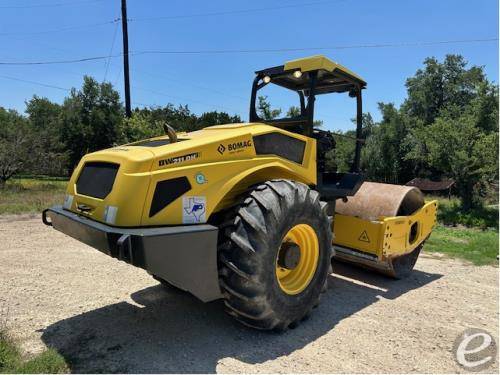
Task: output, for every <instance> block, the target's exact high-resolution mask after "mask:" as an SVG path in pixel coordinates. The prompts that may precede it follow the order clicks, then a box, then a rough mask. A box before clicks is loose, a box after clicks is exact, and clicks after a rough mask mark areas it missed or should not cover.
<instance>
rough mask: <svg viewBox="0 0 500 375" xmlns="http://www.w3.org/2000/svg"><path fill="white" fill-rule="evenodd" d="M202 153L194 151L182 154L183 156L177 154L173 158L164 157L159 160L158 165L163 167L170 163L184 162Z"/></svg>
mask: <svg viewBox="0 0 500 375" xmlns="http://www.w3.org/2000/svg"><path fill="white" fill-rule="evenodd" d="M200 155H201V152H192V153H190V154H186V155H181V156H175V157H173V158H168V159H162V160H159V161H158V165H159V166H160V167H163V166H165V165H169V164H179V163H184V162H186V161H191V160H195V159H198V158H199V157H200Z"/></svg>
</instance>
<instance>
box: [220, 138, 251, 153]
mask: <svg viewBox="0 0 500 375" xmlns="http://www.w3.org/2000/svg"><path fill="white" fill-rule="evenodd" d="M226 146H227V147H226ZM226 146H224V145H223V144H222V143H221V144H220V145H219V147H217V151H219V153H220V154H221V155H223V154H224V152H225V151H226V149H227V152H228V153H230V154H234V153H236V152H242V151H243V150H244V149H246V148H248V147H252V141H251V140H246V141H240V142H234V143H229V144H227V145H226Z"/></svg>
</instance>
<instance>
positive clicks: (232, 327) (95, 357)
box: [42, 264, 442, 373]
mask: <svg viewBox="0 0 500 375" xmlns="http://www.w3.org/2000/svg"><path fill="white" fill-rule="evenodd" d="M334 272H335V274H333V275H331V276H330V278H329V290H328V291H327V292H326V294H324V295H323V298H322V301H321V304H320V306H319V307H318V308H317V309H316V310H314V312H313V314H312V315H311V317H310V318H309V319H308V320H307V321H305V322H303V323H302V324H301V325H299V327H297V328H296V329H293V330H289V331H287V332H285V333H281V334H279V333H270V332H260V331H256V330H252V329H247V328H245V327H244V326H241V325H239V324H238V323H236V322H235V321H233V319H232V318H231V317H229V316H228V315H226V314H225V313H224V305H223V303H222V302H220V301H216V302H211V303H208V304H203V303H202V302H199V301H198V300H197V299H195V298H194V297H192V296H191V295H189V294H187V293H183V292H180V291H175V290H166V289H164V288H163V287H162V286H160V285H158V286H153V287H149V288H146V289H143V290H140V291H138V292H135V293H134V294H133V295H132V299H133V300H134V302H136V303H137V305H136V304H130V303H127V302H120V303H117V304H113V305H109V306H106V307H102V308H100V309H96V310H93V311H89V312H86V313H83V314H81V315H77V316H74V317H71V318H68V319H65V320H61V321H59V322H57V323H54V324H53V325H51V326H49V327H48V328H47V329H46V330H45V331H44V333H43V335H42V339H43V341H44V342H45V344H46V345H47V346H49V347H53V348H55V349H56V350H58V351H59V353H61V354H62V355H63V356H64V357H65V358H66V360H67V361H68V362H69V363H70V365H71V368H72V371H73V372H79V373H82V372H86V373H89V372H91V373H95V372H136V373H164V372H175V373H205V372H208V373H212V372H215V371H216V366H217V364H218V362H219V361H220V360H221V359H223V358H226V357H231V358H235V359H237V360H239V361H242V362H245V363H250V364H255V363H262V362H265V361H268V360H272V359H275V358H277V357H280V356H283V355H287V354H290V353H291V352H293V351H295V350H297V349H301V348H303V347H304V346H305V345H307V344H309V343H311V342H312V341H314V340H316V339H317V338H319V337H321V336H323V335H325V334H326V333H327V332H328V331H330V330H332V329H334V328H335V326H336V324H337V323H338V322H340V321H341V320H343V319H345V318H347V317H349V316H350V315H352V314H354V313H356V312H358V311H360V310H362V309H364V308H366V307H367V306H369V305H371V304H372V303H374V302H376V301H377V300H378V299H379V298H380V297H382V298H387V299H394V298H397V297H398V296H400V295H402V294H404V293H406V292H408V291H410V290H413V289H417V288H420V287H423V286H425V285H426V284H428V283H430V282H432V281H434V280H436V279H439V278H440V277H441V276H442V275H438V274H429V273H426V272H422V271H417V270H416V271H414V272H413V274H412V275H411V276H410V277H409V278H408V279H406V280H399V281H397V280H392V279H389V278H386V277H384V276H381V275H377V274H373V273H370V272H367V271H365V270H362V269H359V268H355V267H353V266H349V265H345V264H335V267H334ZM360 283H362V284H360Z"/></svg>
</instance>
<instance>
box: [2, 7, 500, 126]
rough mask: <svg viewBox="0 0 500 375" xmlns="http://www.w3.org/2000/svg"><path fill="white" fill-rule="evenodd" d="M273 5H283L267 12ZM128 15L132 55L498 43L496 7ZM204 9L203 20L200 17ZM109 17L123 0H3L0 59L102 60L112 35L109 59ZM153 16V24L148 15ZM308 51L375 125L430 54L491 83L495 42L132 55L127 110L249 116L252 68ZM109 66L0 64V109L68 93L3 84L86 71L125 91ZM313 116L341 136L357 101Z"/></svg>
mask: <svg viewBox="0 0 500 375" xmlns="http://www.w3.org/2000/svg"><path fill="white" fill-rule="evenodd" d="M61 4H62V5H61ZM276 7H281V8H280V9H269V8H276ZM262 8H266V10H262ZM257 9H261V10H257ZM240 10H241V12H238V11H240ZM248 10H253V11H248ZM233 11H234V12H233ZM221 12H222V13H223V12H233V13H231V14H220V13H221ZM128 13H129V14H128V18H129V19H130V23H129V33H130V50H131V52H133V51H144V50H162V51H196V50H198V51H199V50H242V49H243V50H245V49H251V50H252V49H286V48H311V47H337V46H357V45H373V44H384V43H394V44H397V43H402V42H405V43H414V42H432V41H450V40H470V39H484V38H497V37H498V1H497V0H477V1H473V2H471V1H459V0H407V1H401V0H399V1H397V0H376V1H375V0H331V1H328V0H324V1H321V0H283V1H264V0H254V1H252V2H243V1H227V0H213V1H198V0H196V1H195V0H185V1H177V0H172V1H167V0H128ZM206 13H210V14H211V15H205V16H199V14H206ZM118 17H120V0H94V1H92V0H0V43H1V48H0V62H2V61H4V62H5V61H10V62H12V61H51V60H61V59H63V60H64V59H75V58H83V57H93V56H107V55H109V54H110V51H111V46H112V41H113V36H114V34H115V32H116V40H115V43H114V48H113V54H119V53H121V51H122V49H121V29H120V27H119V26H120V25H119V23H113V22H111V21H113V20H114V19H117V18H118ZM155 17H156V18H159V19H152V18H155ZM161 17H164V18H161ZM168 17H170V18H168ZM141 18H143V20H141ZM103 23H106V24H103ZM96 24H99V25H96ZM87 25H96V26H87ZM79 26H82V27H81V28H80V27H79ZM76 27H78V28H76ZM66 28H67V30H61V29H66ZM53 30H59V31H57V32H51V31H53ZM316 53H322V54H325V55H326V56H328V57H330V58H332V59H334V60H336V61H338V62H339V63H341V64H343V65H345V66H347V67H349V68H350V69H351V70H353V71H355V72H356V73H358V74H359V75H361V76H362V77H363V78H365V80H366V81H367V82H368V89H367V90H366V91H365V93H364V104H365V108H364V109H365V111H370V112H371V113H372V114H373V115H374V116H375V118H379V117H380V115H379V113H378V110H377V103H378V102H394V103H396V104H399V103H401V102H402V101H403V100H404V97H405V95H406V90H405V86H404V83H405V80H406V78H407V77H409V76H411V75H413V74H414V73H415V71H416V69H418V68H419V67H421V66H422V61H423V60H424V59H425V58H426V57H428V56H435V57H437V58H439V59H442V58H443V57H444V56H445V55H446V54H448V53H458V54H462V55H464V56H465V58H466V59H467V60H468V61H469V62H470V63H471V64H474V65H483V66H485V70H486V73H487V75H488V77H489V78H490V79H491V80H493V81H495V82H498V42H485V43H456V44H452V43H450V44H440V45H426V46H407V47H402V46H399V47H388V48H350V49H331V50H318V51H294V52H259V53H239V54H236V53H234V54H144V55H137V56H132V57H131V82H132V102H133V104H134V106H143V105H145V104H147V105H165V104H166V103H168V102H171V103H174V104H189V107H190V108H191V109H192V110H193V111H194V112H196V113H201V112H204V111H208V110H214V109H216V110H224V111H227V112H229V113H237V114H239V115H240V116H242V118H243V119H246V118H247V113H248V98H249V93H250V87H251V82H252V79H253V72H254V71H255V70H258V69H261V68H265V67H269V66H274V65H280V64H282V63H284V62H285V61H287V60H290V59H294V58H299V57H304V56H307V55H312V54H316ZM107 64H108V63H107V60H96V61H90V62H83V63H76V64H67V65H37V66H8V65H0V106H3V107H6V108H15V109H17V110H19V111H21V112H22V111H24V108H25V106H24V102H25V100H27V99H29V98H30V97H31V96H32V95H34V94H36V95H38V96H44V97H47V98H49V99H51V100H53V101H57V102H62V100H63V98H64V96H66V95H67V94H68V93H67V91H64V90H60V89H56V88H50V87H43V86H38V85H35V84H32V83H27V82H20V81H15V80H11V79H6V78H5V77H10V78H14V79H16V78H17V79H22V80H27V81H34V82H39V83H43V84H48V85H53V86H58V87H60V88H63V89H64V88H71V87H80V86H81V81H82V76H83V75H84V74H88V75H92V76H94V77H95V78H96V79H97V80H99V81H102V80H104V78H105V77H106V80H108V81H110V82H112V83H115V84H116V87H117V89H118V90H119V91H120V92H122V91H123V90H122V86H123V83H122V82H123V79H122V70H121V58H120V57H115V58H111V59H110V61H109V66H108V65H107ZM106 71H107V74H106V73H105V72H106ZM270 94H273V95H272V98H271V96H270V98H271V101H272V103H273V105H274V106H278V107H281V108H283V109H286V108H287V107H288V104H295V102H294V103H290V102H289V101H288V100H287V99H288V98H289V96H288V95H286V94H285V93H276V92H271V93H270ZM292 98H293V99H295V97H292ZM317 111H318V117H319V118H320V119H323V120H324V122H325V125H326V128H329V129H348V128H351V127H352V125H351V124H350V121H349V120H350V118H352V117H353V116H354V113H355V103H354V100H352V99H349V98H348V97H347V96H340V95H331V96H329V97H328V98H321V99H320V100H319V101H318V104H317Z"/></svg>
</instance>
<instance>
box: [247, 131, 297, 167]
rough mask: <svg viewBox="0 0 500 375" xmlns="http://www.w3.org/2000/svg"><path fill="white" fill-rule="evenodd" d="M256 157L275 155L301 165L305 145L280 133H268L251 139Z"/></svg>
mask: <svg viewBox="0 0 500 375" xmlns="http://www.w3.org/2000/svg"><path fill="white" fill-rule="evenodd" d="M253 143H254V145H255V152H256V154H257V155H277V156H280V157H282V158H284V159H288V160H291V161H294V162H295V163H299V164H302V160H303V159H304V150H305V148H306V143H305V142H304V141H301V140H300V139H297V138H294V137H290V136H288V135H285V134H281V133H268V134H262V135H257V136H255V137H253Z"/></svg>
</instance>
